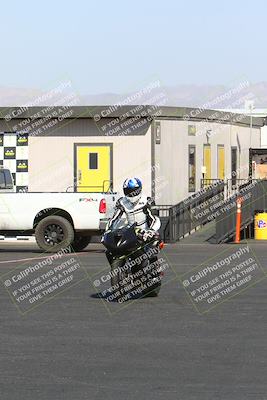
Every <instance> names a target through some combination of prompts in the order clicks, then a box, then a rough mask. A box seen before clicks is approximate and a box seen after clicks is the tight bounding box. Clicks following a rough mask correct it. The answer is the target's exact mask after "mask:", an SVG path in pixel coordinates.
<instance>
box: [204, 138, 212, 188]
mask: <svg viewBox="0 0 267 400" xmlns="http://www.w3.org/2000/svg"><path fill="white" fill-rule="evenodd" d="M203 163H204V167H206V173H205V176H204V179H207V180H208V179H211V148H210V144H204V154H203ZM210 184H211V182H208V181H206V182H205V185H210Z"/></svg>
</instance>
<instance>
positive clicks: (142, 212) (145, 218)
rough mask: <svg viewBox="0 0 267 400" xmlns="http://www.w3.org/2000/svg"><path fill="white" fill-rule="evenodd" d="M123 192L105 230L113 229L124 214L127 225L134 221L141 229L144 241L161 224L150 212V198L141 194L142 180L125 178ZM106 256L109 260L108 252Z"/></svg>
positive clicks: (150, 236)
mask: <svg viewBox="0 0 267 400" xmlns="http://www.w3.org/2000/svg"><path fill="white" fill-rule="evenodd" d="M123 192H124V195H125V197H121V198H119V199H118V200H117V203H116V206H115V212H114V215H113V217H112V218H111V219H110V220H109V222H108V224H107V227H106V230H110V229H113V227H114V226H115V225H116V224H117V223H118V222H119V221H120V220H121V218H122V217H123V216H124V215H125V217H126V220H127V222H128V224H129V225H133V224H134V223H136V226H137V227H138V228H140V229H141V231H140V233H141V234H142V238H143V240H144V241H145V242H146V241H148V240H149V239H151V238H152V237H153V236H154V235H155V232H157V231H158V230H159V228H160V225H161V223H160V219H159V218H158V217H155V216H154V215H153V214H152V212H151V206H152V199H151V197H147V196H145V195H143V194H142V182H141V180H140V179H138V178H129V179H126V180H125V181H124V183H123ZM107 258H108V261H109V262H111V257H110V255H109V254H108V253H107Z"/></svg>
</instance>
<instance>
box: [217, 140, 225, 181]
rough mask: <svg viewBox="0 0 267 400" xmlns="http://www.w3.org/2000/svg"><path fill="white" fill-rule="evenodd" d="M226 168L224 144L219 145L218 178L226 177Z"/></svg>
mask: <svg viewBox="0 0 267 400" xmlns="http://www.w3.org/2000/svg"><path fill="white" fill-rule="evenodd" d="M224 168H225V157H224V146H223V145H220V144H219V145H218V166H217V171H218V178H219V179H224Z"/></svg>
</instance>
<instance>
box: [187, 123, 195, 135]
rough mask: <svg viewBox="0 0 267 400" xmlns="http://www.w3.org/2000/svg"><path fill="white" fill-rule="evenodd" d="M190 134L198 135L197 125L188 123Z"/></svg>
mask: <svg viewBox="0 0 267 400" xmlns="http://www.w3.org/2000/svg"><path fill="white" fill-rule="evenodd" d="M188 136H196V125H188Z"/></svg>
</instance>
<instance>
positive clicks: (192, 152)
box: [188, 144, 196, 192]
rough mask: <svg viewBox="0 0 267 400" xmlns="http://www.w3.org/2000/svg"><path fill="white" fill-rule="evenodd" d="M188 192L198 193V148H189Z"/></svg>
mask: <svg viewBox="0 0 267 400" xmlns="http://www.w3.org/2000/svg"><path fill="white" fill-rule="evenodd" d="M188 191H189V192H195V191H196V146H194V145H191V144H190V145H189V147H188Z"/></svg>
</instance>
